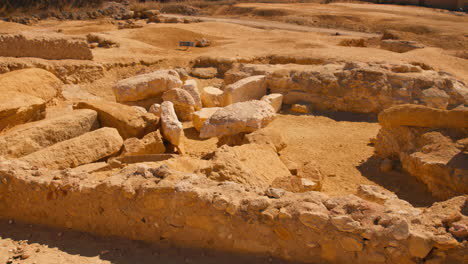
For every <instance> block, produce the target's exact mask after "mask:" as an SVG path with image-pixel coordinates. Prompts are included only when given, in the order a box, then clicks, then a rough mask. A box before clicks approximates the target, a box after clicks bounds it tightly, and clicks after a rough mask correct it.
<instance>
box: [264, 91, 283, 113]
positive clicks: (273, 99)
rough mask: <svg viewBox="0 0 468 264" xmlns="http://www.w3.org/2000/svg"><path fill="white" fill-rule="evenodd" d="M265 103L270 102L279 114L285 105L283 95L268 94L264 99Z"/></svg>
mask: <svg viewBox="0 0 468 264" xmlns="http://www.w3.org/2000/svg"><path fill="white" fill-rule="evenodd" d="M262 100H263V101H266V102H268V103H269V104H270V105H271V106H272V107H273V109H275V112H276V113H278V112H279V111H280V110H281V106H282V104H283V95H282V94H268V95H265V96H263V97H262Z"/></svg>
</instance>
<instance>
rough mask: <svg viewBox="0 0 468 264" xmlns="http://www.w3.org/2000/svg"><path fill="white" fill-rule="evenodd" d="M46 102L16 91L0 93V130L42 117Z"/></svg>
mask: <svg viewBox="0 0 468 264" xmlns="http://www.w3.org/2000/svg"><path fill="white" fill-rule="evenodd" d="M45 109H46V103H45V101H44V100H42V99H40V98H37V97H35V96H32V95H27V94H23V93H18V92H6V91H5V92H3V93H0V130H3V129H5V128H12V127H14V126H16V125H19V124H24V123H27V122H31V121H36V120H40V119H43V118H44V117H45Z"/></svg>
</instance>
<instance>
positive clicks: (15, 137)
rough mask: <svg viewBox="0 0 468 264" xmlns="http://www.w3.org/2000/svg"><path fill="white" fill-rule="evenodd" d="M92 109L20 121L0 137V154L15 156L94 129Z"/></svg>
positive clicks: (96, 122)
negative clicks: (31, 120)
mask: <svg viewBox="0 0 468 264" xmlns="http://www.w3.org/2000/svg"><path fill="white" fill-rule="evenodd" d="M98 127H99V122H98V118H97V113H96V111H93V110H88V109H84V110H76V111H73V112H72V113H70V114H66V115H63V116H58V117H55V118H51V119H44V120H41V121H37V122H32V123H28V124H23V125H20V126H17V127H15V128H14V129H12V130H9V131H7V132H6V133H5V134H3V135H1V136H0V155H2V156H6V157H10V158H17V157H21V156H25V155H28V154H30V153H33V152H36V151H38V150H41V149H43V148H46V147H48V146H51V145H53V144H55V143H58V142H61V141H65V140H68V139H71V138H74V137H77V136H80V135H82V134H84V133H87V132H89V131H92V130H94V129H97V128H98Z"/></svg>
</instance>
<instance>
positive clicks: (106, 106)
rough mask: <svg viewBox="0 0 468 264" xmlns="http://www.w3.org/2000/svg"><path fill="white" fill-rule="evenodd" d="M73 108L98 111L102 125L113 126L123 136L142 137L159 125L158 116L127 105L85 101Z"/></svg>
mask: <svg viewBox="0 0 468 264" xmlns="http://www.w3.org/2000/svg"><path fill="white" fill-rule="evenodd" d="M74 107H75V109H92V110H94V111H96V112H97V113H98V117H99V122H100V124H101V126H103V127H114V128H116V129H117V130H118V131H119V133H120V135H121V136H122V137H123V138H124V139H127V138H131V137H137V138H142V137H143V136H144V135H146V134H147V133H149V132H151V131H154V130H156V129H157V128H158V127H159V118H158V117H156V116H155V115H153V114H151V113H142V112H141V111H139V110H137V109H135V108H133V107H131V106H127V105H123V104H119V103H113V102H107V101H87V102H79V103H78V104H76V105H75V106H74Z"/></svg>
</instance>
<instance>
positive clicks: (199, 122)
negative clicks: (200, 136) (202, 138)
mask: <svg viewBox="0 0 468 264" xmlns="http://www.w3.org/2000/svg"><path fill="white" fill-rule="evenodd" d="M219 109H221V107H209V108H202V109H201V110H199V111H196V112H194V113H193V120H192V122H193V127H194V128H195V129H196V130H197V131H198V132H200V130H201V129H202V127H203V123H204V122H205V121H206V120H208V119H209V118H210V117H211V116H212V115H213V114H214V113H216V111H218V110H219Z"/></svg>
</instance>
